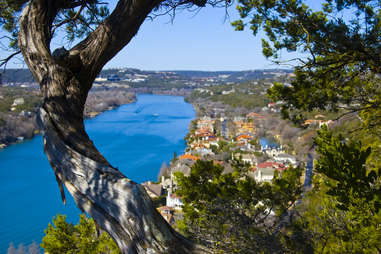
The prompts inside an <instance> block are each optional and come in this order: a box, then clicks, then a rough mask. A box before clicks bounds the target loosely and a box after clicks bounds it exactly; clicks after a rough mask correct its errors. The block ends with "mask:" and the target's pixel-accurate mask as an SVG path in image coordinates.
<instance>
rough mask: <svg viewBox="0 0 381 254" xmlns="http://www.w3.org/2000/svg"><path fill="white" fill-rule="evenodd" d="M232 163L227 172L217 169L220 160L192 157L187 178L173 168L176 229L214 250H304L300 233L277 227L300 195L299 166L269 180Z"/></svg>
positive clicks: (300, 170)
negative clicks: (179, 201) (178, 200)
mask: <svg viewBox="0 0 381 254" xmlns="http://www.w3.org/2000/svg"><path fill="white" fill-rule="evenodd" d="M233 167H234V168H235V171H234V172H233V173H228V174H222V172H223V168H222V167H221V166H220V165H214V164H213V162H212V161H200V160H198V161H197V162H196V163H195V164H194V165H193V166H192V169H191V173H190V175H189V176H188V177H186V176H184V175H183V174H182V173H180V172H178V173H176V175H175V176H176V179H177V181H178V185H179V187H180V189H179V190H178V192H177V193H178V194H179V195H181V196H182V198H183V202H184V220H183V221H181V222H180V223H178V228H179V229H180V230H181V231H182V232H184V233H185V234H187V235H188V236H190V237H192V238H193V239H195V240H197V241H199V242H201V243H203V244H205V245H208V246H209V247H211V248H213V249H214V250H215V251H216V253H274V252H280V251H282V250H283V251H290V250H291V249H292V250H293V251H294V252H297V250H298V249H299V250H300V252H303V251H304V250H306V249H307V248H308V246H309V243H308V240H307V239H305V237H300V238H298V239H297V240H295V239H293V238H292V237H291V235H292V234H290V235H289V234H288V232H287V231H288V229H286V228H284V231H282V233H281V232H280V231H278V230H277V229H278V228H283V227H284V225H280V224H281V221H282V220H283V219H284V218H285V217H286V216H287V214H288V213H287V211H288V209H290V207H292V205H293V204H294V203H295V201H296V200H297V199H298V198H299V197H300V194H301V184H300V180H299V178H300V176H301V172H302V169H300V168H295V169H294V168H290V169H288V170H286V171H284V172H283V173H282V174H281V175H277V176H276V177H275V179H274V181H273V183H271V184H270V183H262V184H260V183H257V182H255V180H254V179H253V178H251V177H249V176H248V173H249V172H248V171H247V170H248V169H247V167H245V165H244V164H242V163H240V162H239V160H238V161H235V162H234V163H233ZM274 211H275V214H273V213H272V212H274ZM270 218H271V220H269V219H270ZM268 221H272V223H271V225H272V226H270V224H266V223H267V222H268ZM300 230H302V229H300ZM285 232H287V233H285ZM295 232H296V230H295ZM300 235H301V236H303V235H304V234H300ZM294 236H295V235H294ZM294 236H293V237H294ZM291 238H292V239H291ZM302 242H303V244H301V243H302ZM291 243H292V244H291ZM290 248H291V249H290Z"/></svg>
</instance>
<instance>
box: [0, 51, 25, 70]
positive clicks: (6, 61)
mask: <svg viewBox="0 0 381 254" xmlns="http://www.w3.org/2000/svg"><path fill="white" fill-rule="evenodd" d="M20 53H21V50H18V51H16V52H14V53H12V54H11V55H9V56H8V57H6V58H4V59H1V60H0V67H2V66H4V69H5V68H6V66H7V64H8V62H9V61H10V60H11V59H12V58H13V57H15V56H17V55H18V54H20Z"/></svg>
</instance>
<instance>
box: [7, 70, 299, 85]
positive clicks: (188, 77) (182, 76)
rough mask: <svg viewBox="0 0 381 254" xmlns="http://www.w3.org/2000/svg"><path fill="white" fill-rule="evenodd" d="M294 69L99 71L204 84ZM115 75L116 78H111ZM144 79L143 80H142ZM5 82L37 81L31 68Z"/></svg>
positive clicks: (152, 80) (146, 80) (148, 80)
mask: <svg viewBox="0 0 381 254" xmlns="http://www.w3.org/2000/svg"><path fill="white" fill-rule="evenodd" d="M292 72H293V71H292V70H284V69H264V70H248V71H192V70H180V71H170V70H168V71H144V70H139V69H133V68H121V69H105V70H102V71H101V73H100V74H99V77H100V78H104V79H106V80H107V78H109V81H126V82H143V83H142V84H143V85H144V84H146V85H149V84H151V83H155V82H160V83H174V82H179V83H186V82H195V81H196V82H197V83H198V84H200V85H203V84H218V83H226V82H244V81H249V80H255V79H266V78H267V79H271V78H276V77H279V76H282V75H287V74H291V73H292ZM111 77H112V78H111ZM142 80H143V81H142ZM2 82H3V83H31V82H34V79H33V77H32V74H31V73H30V71H29V70H28V69H6V70H5V71H4V72H3V73H2Z"/></svg>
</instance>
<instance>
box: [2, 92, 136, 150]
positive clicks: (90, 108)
mask: <svg viewBox="0 0 381 254" xmlns="http://www.w3.org/2000/svg"><path fill="white" fill-rule="evenodd" d="M96 93H97V92H95V93H94V94H96ZM94 94H91V95H90V94H89V97H91V96H92V95H94ZM123 95H124V97H119V98H118V100H114V101H112V102H111V101H107V100H105V99H104V98H105V97H104V96H99V95H97V94H96V96H98V99H97V98H92V100H93V101H92V102H91V103H89V104H88V103H86V104H87V105H86V108H85V110H84V112H83V118H84V120H86V119H92V118H94V117H96V116H98V115H100V114H102V113H104V112H106V111H110V110H113V109H116V108H119V107H120V106H122V105H127V104H130V103H134V102H136V101H137V97H136V94H135V93H130V92H128V93H122V94H121V96H123ZM35 114H36V115H34V118H35V119H33V120H32V121H33V122H34V123H35V122H36V121H37V120H36V117H37V113H35ZM36 126H37V124H36V125H35V126H34V127H35V128H33V130H32V131H33V134H32V135H31V136H29V137H24V136H10V137H9V139H12V140H14V141H13V142H12V141H11V142H4V143H3V142H1V143H0V151H1V150H2V149H5V148H7V147H9V146H12V145H15V144H20V143H22V142H24V141H26V140H31V139H33V138H34V137H36V136H37V135H39V134H41V130H40V129H39V128H38V127H36Z"/></svg>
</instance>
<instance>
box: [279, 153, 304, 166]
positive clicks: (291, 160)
mask: <svg viewBox="0 0 381 254" xmlns="http://www.w3.org/2000/svg"><path fill="white" fill-rule="evenodd" d="M274 160H275V161H276V162H280V163H283V164H287V165H289V164H291V165H293V166H296V165H297V164H298V163H297V161H296V158H295V157H294V156H292V155H290V154H286V153H281V154H278V155H276V156H274Z"/></svg>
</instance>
